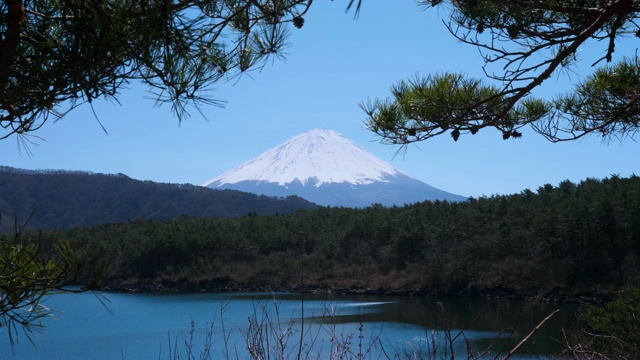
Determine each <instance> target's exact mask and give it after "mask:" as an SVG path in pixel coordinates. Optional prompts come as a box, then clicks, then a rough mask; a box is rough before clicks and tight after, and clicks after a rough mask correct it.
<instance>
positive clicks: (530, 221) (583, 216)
mask: <svg viewBox="0 0 640 360" xmlns="http://www.w3.org/2000/svg"><path fill="white" fill-rule="evenodd" d="M54 237H57V238H64V237H69V238H71V239H73V240H75V241H78V243H82V244H86V245H87V246H95V245H100V244H101V245H102V246H107V247H108V248H110V249H111V253H112V254H114V255H113V256H114V260H113V266H112V269H111V271H112V272H111V277H110V278H109V283H110V284H111V285H113V286H115V287H122V286H125V285H126V286H132V287H141V288H145V287H146V288H151V289H153V288H160V287H162V286H165V287H174V288H178V289H191V290H194V289H205V290H206V289H208V290H220V289H223V288H224V287H225V286H228V287H236V288H237V287H240V288H242V287H243V286H264V287H269V286H270V287H273V288H277V287H284V288H287V287H292V286H298V285H299V284H300V282H301V277H302V270H303V269H304V278H305V280H304V281H305V284H306V285H307V286H309V287H310V288H314V287H319V288H324V289H334V290H338V291H339V290H340V289H350V290H354V289H371V290H376V291H425V292H431V291H437V292H439V293H440V294H443V293H449V294H477V293H507V294H522V295H537V294H545V295H550V296H560V297H562V296H567V297H575V296H582V295H608V294H613V293H614V292H615V291H617V290H618V289H620V288H621V286H623V285H624V284H625V282H627V281H630V280H632V279H635V278H637V277H638V275H640V260H639V259H640V177H637V176H632V177H630V178H619V177H617V176H613V177H611V178H608V179H604V180H594V179H590V180H586V181H583V182H581V183H579V184H574V183H571V182H569V181H565V182H562V183H560V184H559V186H557V187H554V186H551V185H545V186H542V187H540V188H538V189H537V190H535V191H531V190H525V191H522V192H521V193H519V194H513V195H505V196H491V197H482V198H472V199H470V200H469V201H467V202H463V203H448V202H424V203H418V204H414V205H410V206H405V207H393V208H385V207H382V206H373V207H369V208H365V209H349V208H319V209H316V210H313V211H300V212H296V213H294V214H290V215H279V216H256V215H252V216H245V217H242V218H236V219H222V218H207V219H205V218H199V217H181V218H179V219H173V220H167V221H151V220H137V221H133V222H131V223H122V224H107V225H99V226H96V227H83V228H76V229H73V230H71V231H67V232H53V233H46V234H45V239H47V240H48V239H51V238H54Z"/></svg>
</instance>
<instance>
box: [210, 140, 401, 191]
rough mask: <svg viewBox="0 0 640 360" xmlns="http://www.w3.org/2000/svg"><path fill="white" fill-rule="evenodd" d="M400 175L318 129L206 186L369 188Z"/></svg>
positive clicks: (356, 146)
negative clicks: (246, 183)
mask: <svg viewBox="0 0 640 360" xmlns="http://www.w3.org/2000/svg"><path fill="white" fill-rule="evenodd" d="M399 174H401V173H400V172H399V171H398V170H396V169H395V168H394V167H393V166H391V165H390V164H389V163H387V162H385V161H383V160H381V159H380V158H378V157H376V156H375V155H373V154H371V153H370V152H368V151H366V150H365V149H363V148H362V147H360V146H359V145H357V144H355V143H353V142H352V141H350V140H347V139H346V138H345V137H344V136H342V135H341V134H339V133H338V132H336V131H333V130H320V129H316V130H311V131H308V132H306V133H303V134H301V135H298V136H296V137H294V138H292V139H291V140H289V141H287V142H285V143H283V144H282V145H279V146H277V147H275V148H272V149H271V150H268V151H266V152H264V153H262V154H261V155H259V156H258V157H256V158H254V159H253V160H250V161H248V162H246V163H244V164H242V165H241V166H239V167H237V168H235V169H233V170H231V171H228V172H226V173H224V174H222V175H220V176H218V177H216V178H214V179H211V180H209V181H207V182H206V183H205V184H203V186H210V185H211V186H210V187H217V186H222V185H224V184H235V183H239V182H242V181H247V180H249V181H266V182H271V183H278V184H279V185H285V184H289V183H292V182H294V181H296V180H298V181H300V182H301V183H302V184H303V185H306V184H307V183H313V184H314V185H315V186H320V185H322V184H323V183H350V184H356V185H366V184H370V183H372V182H376V181H385V178H386V177H388V176H397V175H399ZM403 175H405V174H403Z"/></svg>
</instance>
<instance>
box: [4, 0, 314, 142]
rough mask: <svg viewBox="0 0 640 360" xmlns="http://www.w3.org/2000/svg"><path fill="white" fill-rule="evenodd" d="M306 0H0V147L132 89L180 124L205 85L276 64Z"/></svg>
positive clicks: (202, 99)
mask: <svg viewBox="0 0 640 360" xmlns="http://www.w3.org/2000/svg"><path fill="white" fill-rule="evenodd" d="M311 2H312V1H311V0H224V1H212V0H206V1H205V0H179V1H178V0H3V1H1V2H0V14H2V15H3V16H1V17H0V34H1V35H2V36H1V38H0V126H1V128H2V130H1V132H0V139H4V138H7V137H10V136H12V135H16V134H17V135H26V134H30V133H33V132H34V131H36V130H37V129H39V128H40V127H41V126H42V125H43V124H44V123H45V122H46V121H47V120H48V119H51V118H53V119H58V118H61V117H62V116H63V115H64V114H66V113H67V112H68V111H70V110H72V109H74V108H75V107H76V106H78V105H80V104H83V103H91V102H92V101H93V100H94V99H98V98H106V99H111V100H116V101H117V99H118V95H119V94H120V93H121V91H122V89H123V87H125V86H126V85H127V84H129V83H130V82H142V83H143V84H145V85H146V86H148V87H149V88H150V91H151V92H153V93H154V94H155V95H156V99H157V102H158V103H165V102H168V103H170V104H171V107H172V110H173V111H174V113H175V114H176V115H177V116H178V118H179V119H182V118H183V117H184V116H186V115H188V112H187V110H188V109H189V108H195V109H197V110H199V107H200V106H202V105H205V104H213V105H219V104H220V103H219V101H218V100H216V99H215V98H213V97H212V96H211V94H210V91H211V90H212V85H213V84H215V83H217V82H219V81H222V80H226V79H230V78H233V77H235V76H238V75H239V74H242V73H244V72H246V71H248V70H250V69H253V68H259V67H260V66H262V65H264V63H265V62H266V60H267V59H269V58H270V57H274V56H275V57H281V56H282V50H283V47H284V46H285V45H286V39H287V35H288V31H289V30H288V29H289V23H293V24H294V25H295V26H296V27H298V28H299V27H302V26H303V23H304V20H303V16H304V14H305V13H306V11H307V10H308V9H309V6H310V5H311Z"/></svg>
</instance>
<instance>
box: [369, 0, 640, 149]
mask: <svg viewBox="0 0 640 360" xmlns="http://www.w3.org/2000/svg"><path fill="white" fill-rule="evenodd" d="M419 3H420V4H421V5H422V6H423V7H426V8H429V7H435V6H442V3H443V1H433V0H429V1H419ZM451 4H452V6H451V7H450V13H449V14H448V16H449V20H448V21H445V23H446V26H447V28H448V30H449V32H450V33H451V34H452V35H453V36H454V37H455V38H456V39H457V40H458V41H460V42H462V43H465V44H468V45H472V46H474V47H477V48H478V50H479V51H480V53H481V56H482V60H481V61H482V62H484V66H483V67H482V69H483V72H484V74H485V75H486V78H487V80H488V81H489V83H490V85H484V84H483V82H482V81H481V80H477V79H471V78H468V77H466V76H464V75H461V74H445V75H444V76H441V75H432V76H429V77H427V78H426V79H425V80H417V81H409V82H408V83H405V82H401V83H400V85H398V86H396V87H393V88H392V90H391V92H392V95H393V97H392V98H391V99H390V100H385V101H382V100H376V101H374V102H373V104H371V105H368V106H366V107H363V109H364V110H365V112H366V114H367V119H366V121H365V123H366V125H367V127H368V128H369V130H371V131H373V132H374V133H376V134H377V135H379V136H380V137H381V138H382V139H383V140H385V141H386V142H388V143H391V144H400V145H406V144H408V143H412V142H416V141H422V140H426V139H429V138H432V137H434V136H438V135H441V134H444V133H450V135H451V136H452V137H453V139H454V140H456V141H457V140H458V138H459V137H460V135H462V134H475V133H477V132H478V131H479V130H480V129H483V128H495V129H497V130H499V131H500V133H501V134H502V137H503V139H508V138H518V137H520V136H521V132H520V130H519V129H521V128H523V127H525V126H527V125H531V126H532V128H533V129H534V130H535V131H537V132H538V133H540V134H541V135H543V136H544V137H546V138H547V139H549V140H550V141H553V142H557V141H566V140H575V139H579V138H581V137H583V136H586V135H589V134H594V133H596V134H600V135H602V136H603V137H604V138H605V139H619V140H621V139H622V138H625V137H633V136H634V135H635V134H636V132H637V131H638V126H639V123H638V119H637V112H638V110H637V108H638V105H637V102H638V99H639V96H638V89H637V87H638V85H637V84H638V83H640V74H639V73H638V71H637V63H638V59H637V57H633V58H624V59H622V60H621V61H619V62H618V63H616V64H615V65H613V66H608V67H604V68H600V69H596V70H595V71H594V73H593V75H592V76H591V77H589V78H588V79H587V80H586V81H584V82H582V83H579V84H578V85H577V86H576V88H575V90H574V91H573V92H571V93H569V94H567V95H562V96H557V97H556V98H555V99H534V98H532V97H531V93H532V91H533V90H534V89H535V88H537V87H538V86H540V85H542V84H543V83H544V82H545V81H546V80H547V79H549V78H550V77H551V76H552V75H555V74H557V73H558V72H560V71H562V69H564V68H566V67H568V66H577V62H578V60H579V59H578V56H577V54H578V53H579V52H580V51H581V50H582V49H583V48H584V47H586V46H588V45H589V44H590V43H594V42H599V41H603V42H606V43H607V46H606V50H605V51H604V54H603V56H602V57H601V58H599V59H598V60H597V61H596V62H595V63H593V65H592V66H595V65H596V64H598V63H600V62H601V61H603V60H604V61H606V62H607V63H611V62H612V61H613V53H614V51H615V46H616V43H617V42H619V41H620V40H621V39H623V38H625V37H628V36H629V35H631V34H635V35H636V36H637V35H638V34H640V28H639V27H638V25H637V20H638V14H639V13H640V4H638V3H637V2H636V1H631V0H620V1H610V2H603V1H597V0H593V1H555V0H554V1H549V0H534V1H529V0H526V1H505V0H473V1H467V0H464V1H457V0H452V1H451ZM448 10H449V9H448ZM451 80H454V81H453V82H451ZM399 90H400V91H399ZM425 90H426V91H425Z"/></svg>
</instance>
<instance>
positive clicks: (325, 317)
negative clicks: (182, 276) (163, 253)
mask: <svg viewBox="0 0 640 360" xmlns="http://www.w3.org/2000/svg"><path fill="white" fill-rule="evenodd" d="M101 295H103V296H105V297H106V300H104V299H103V301H104V304H103V303H102V302H101V301H100V300H99V299H100V297H99V296H96V295H95V294H92V293H82V294H62V295H55V296H52V297H51V298H49V299H47V301H46V303H45V305H46V306H48V307H49V308H51V309H53V310H55V316H54V317H52V318H47V319H45V321H44V325H45V326H46V327H45V329H44V331H43V332H41V333H40V334H38V336H37V337H36V338H35V339H34V342H35V344H36V346H37V347H34V346H33V345H31V343H30V342H29V340H28V339H27V338H26V337H25V336H24V335H22V334H21V335H20V336H19V338H18V340H19V344H18V345H17V346H16V347H15V348H14V349H13V352H12V350H11V347H10V345H9V341H8V337H7V333H6V328H2V329H0V330H2V332H1V333H0V358H3V359H67V360H69V359H124V360H130V359H176V358H178V357H179V358H180V359H189V358H194V359H200V358H202V357H204V358H211V359H225V358H232V359H235V358H236V355H237V358H238V359H249V358H251V356H250V352H249V350H247V347H248V346H247V344H250V346H251V347H252V349H253V351H254V352H256V353H259V352H260V351H265V352H266V351H267V350H266V349H269V352H270V355H271V358H272V359H276V358H277V356H276V355H277V353H281V354H284V355H285V357H286V358H288V359H294V358H297V354H298V352H299V351H302V354H303V358H306V359H315V358H322V359H329V358H332V356H333V358H335V359H342V358H344V359H358V356H360V355H362V356H361V357H360V358H362V359H370V358H371V359H378V358H380V359H387V356H388V357H389V358H393V354H396V353H416V354H422V355H423V356H424V357H428V354H431V353H432V351H433V349H434V348H435V349H436V352H438V354H439V356H440V355H443V354H450V348H449V346H448V344H449V342H448V341H447V340H446V339H447V332H445V331H442V330H441V329H442V326H441V324H443V323H444V324H446V327H447V328H450V329H452V331H451V332H450V333H451V337H453V336H456V334H458V333H459V331H460V330H461V329H463V328H466V327H467V325H468V324H469V323H471V322H473V324H472V325H471V326H469V327H468V328H467V329H466V330H465V331H464V336H459V337H458V339H457V340H456V341H455V342H454V345H455V347H454V351H455V352H456V353H457V354H460V357H464V358H466V350H465V348H466V345H465V344H466V341H465V340H464V339H466V340H467V341H468V342H469V343H470V344H471V348H472V349H473V350H474V351H476V352H478V353H481V352H482V351H484V350H485V349H487V348H489V347H491V344H492V343H494V340H495V339H496V338H502V339H506V338H507V337H508V336H509V335H510V334H511V331H510V330H508V329H510V328H513V327H514V324H515V331H513V333H512V334H511V341H510V342H509V343H508V344H507V345H505V346H503V343H504V342H502V341H498V342H496V344H495V345H494V346H493V347H491V349H490V350H489V352H488V354H491V356H490V357H488V358H493V357H494V356H495V355H496V354H498V353H500V352H501V349H502V348H503V347H504V349H503V350H502V353H505V352H508V351H509V350H510V349H511V348H512V347H513V346H515V344H517V343H518V342H519V341H520V340H522V339H523V338H524V337H525V336H526V335H527V334H528V333H529V332H530V331H531V330H532V329H533V328H534V327H535V326H536V325H537V324H538V323H539V322H540V321H542V319H543V318H544V317H545V316H547V315H548V314H549V313H551V312H552V311H553V310H556V309H559V310H560V311H559V312H558V313H557V314H555V315H554V316H553V317H552V318H551V319H550V320H549V321H548V322H547V323H545V324H544V326H543V327H542V328H541V329H540V330H539V331H538V332H536V334H534V336H533V337H532V338H531V339H530V340H529V341H528V342H527V344H526V346H524V347H523V348H521V350H520V351H518V353H517V355H518V358H545V357H548V356H550V354H552V353H553V352H554V351H557V350H559V347H558V343H557V342H556V341H555V340H553V339H554V338H557V337H559V336H561V331H560V329H561V327H563V326H567V325H568V324H569V323H570V320H569V319H570V316H571V314H572V310H571V308H570V307H568V306H566V305H563V304H539V303H536V304H528V303H523V302H521V301H506V300H502V301H490V300H487V299H479V298H442V299H437V300H436V299H434V298H424V297H404V296H403V297H395V296H374V295H326V294H325V295H311V294H305V295H304V307H303V306H302V304H303V303H302V302H301V297H300V294H289V293H277V294H271V293H240V294H226V293H225V294H202V293H198V294H141V293H102V294H101ZM438 302H440V303H438ZM442 309H444V313H442ZM481 313H482V314H483V315H482V316H481V317H480V318H479V319H478V320H476V321H474V319H475V318H476V317H477V316H478V315H479V314H481ZM439 314H440V315H439ZM442 314H444V315H442ZM439 318H440V320H438V319H439ZM301 319H302V320H301ZM192 324H193V326H192ZM301 329H302V331H301ZM301 334H302V338H303V339H302V347H301V346H300V338H301ZM225 339H226V341H225ZM225 344H226V346H225ZM263 349H264V350H263ZM190 355H191V356H192V357H190ZM463 355H464V356H463ZM340 356H342V357H340Z"/></svg>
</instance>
